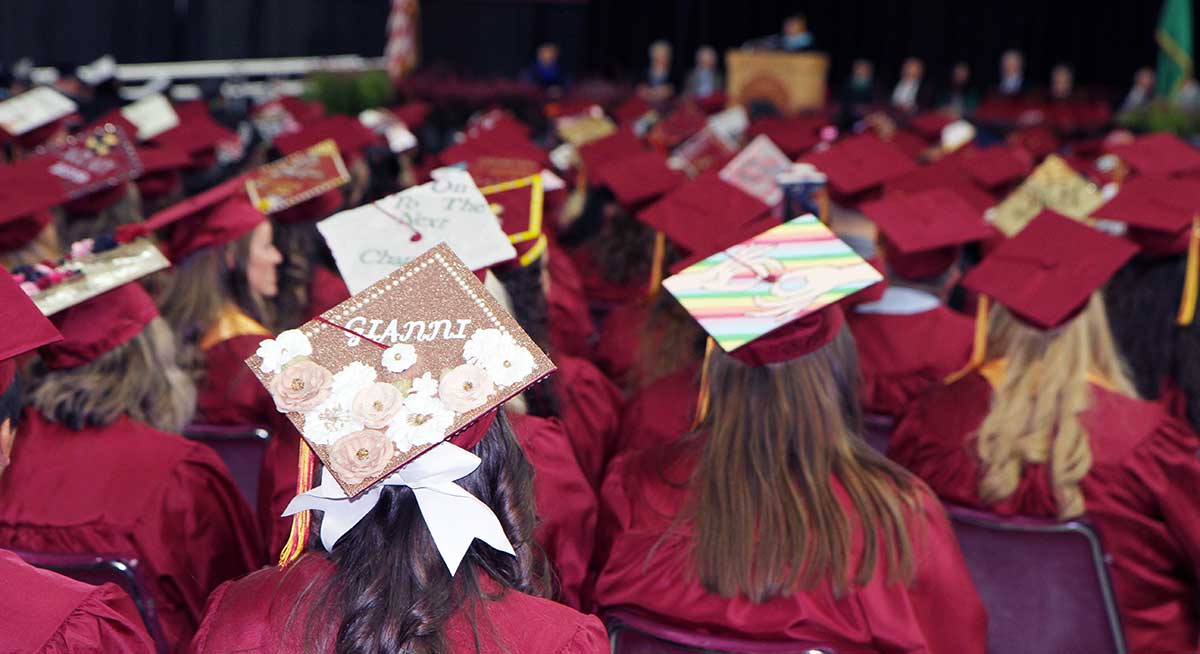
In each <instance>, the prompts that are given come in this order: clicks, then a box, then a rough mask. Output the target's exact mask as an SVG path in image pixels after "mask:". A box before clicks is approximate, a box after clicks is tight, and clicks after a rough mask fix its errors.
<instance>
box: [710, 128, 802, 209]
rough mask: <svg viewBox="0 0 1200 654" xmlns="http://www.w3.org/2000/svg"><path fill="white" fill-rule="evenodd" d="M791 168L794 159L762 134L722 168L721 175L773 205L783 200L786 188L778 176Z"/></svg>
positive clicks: (730, 182) (770, 205)
mask: <svg viewBox="0 0 1200 654" xmlns="http://www.w3.org/2000/svg"><path fill="white" fill-rule="evenodd" d="M791 168H792V162H791V160H790V159H788V157H787V155H786V154H784V153H783V151H782V150H780V149H779V148H778V147H776V146H775V143H774V142H772V141H771V138H770V137H769V136H766V135H764V134H760V135H759V136H756V137H754V140H753V141H750V143H749V144H747V145H746V147H744V148H742V151H741V152H739V153H738V154H737V156H735V157H734V158H733V159H732V160H731V161H730V162H729V163H727V164H725V166H724V167H722V168H721V173H720V176H721V179H722V180H724V181H725V182H726V183H728V184H731V185H733V186H736V187H737V188H740V189H742V190H743V191H745V192H746V193H749V194H750V195H753V196H754V197H756V198H758V199H759V200H762V202H763V204H766V205H767V206H769V207H773V206H775V205H777V204H779V202H780V200H782V199H783V191H782V190H781V189H780V188H779V183H778V182H777V181H776V179H777V178H778V176H779V175H781V174H784V173H786V172H788V171H790V170H791Z"/></svg>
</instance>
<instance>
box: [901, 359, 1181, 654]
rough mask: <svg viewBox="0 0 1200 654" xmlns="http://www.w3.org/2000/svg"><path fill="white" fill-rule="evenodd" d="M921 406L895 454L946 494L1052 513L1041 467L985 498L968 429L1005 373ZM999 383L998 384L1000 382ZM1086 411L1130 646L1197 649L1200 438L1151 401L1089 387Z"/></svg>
mask: <svg viewBox="0 0 1200 654" xmlns="http://www.w3.org/2000/svg"><path fill="white" fill-rule="evenodd" d="M983 372H984V373H986V374H980V373H978V372H976V373H971V374H969V375H967V376H966V377H964V378H962V379H961V380H959V381H958V382H956V383H954V384H951V385H949V386H944V387H941V388H938V389H936V390H934V391H932V392H930V393H929V394H928V395H926V396H925V397H923V398H922V399H921V400H920V401H919V402H917V403H916V404H915V405H914V407H913V408H912V410H911V411H910V412H909V414H908V416H907V417H906V418H905V419H904V420H903V421H902V422H901V423H900V424H899V425H898V427H897V429H896V432H895V433H894V434H893V436H892V440H891V443H890V446H889V449H888V455H889V456H891V457H892V458H893V459H895V460H896V461H898V462H899V463H901V464H903V465H904V466H906V467H908V468H909V469H910V470H912V471H913V472H915V473H916V474H917V475H918V476H920V477H921V478H922V479H924V480H925V481H926V482H927V483H928V484H929V485H930V487H932V488H933V490H934V491H935V492H937V493H938V494H939V495H941V496H942V497H943V498H944V499H946V500H949V501H951V502H955V503H957V504H962V505H965V506H972V507H976V508H981V509H986V510H989V511H993V512H995V513H998V514H1001V515H1024V516H1037V517H1051V518H1052V517H1054V516H1056V515H1057V509H1056V506H1055V502H1054V495H1053V489H1052V487H1051V485H1050V479H1049V472H1048V470H1047V469H1046V466H1045V465H1027V466H1026V467H1025V469H1024V471H1023V474H1022V477H1021V482H1020V484H1019V486H1018V487H1017V490H1016V491H1015V492H1014V493H1013V495H1012V496H1011V497H1009V498H1008V499H1006V500H1004V501H1003V502H1001V503H999V504H996V505H991V506H988V505H984V503H983V502H982V500H980V498H979V479H980V477H981V468H980V463H979V461H978V458H977V456H976V455H975V452H974V449H973V447H974V443H973V436H972V434H974V433H976V431H977V430H978V428H979V426H980V424H982V423H983V419H984V418H985V417H986V416H987V413H988V410H989V405H990V403H991V395H992V388H993V384H994V383H998V382H999V380H1000V379H1003V372H1002V371H1000V372H997V369H996V367H995V366H994V365H993V366H985V367H984V368H983ZM993 380H994V381H993ZM1092 390H1093V392H1094V393H1095V395H1094V398H1093V401H1092V406H1091V408H1090V409H1088V410H1087V411H1086V412H1084V413H1083V414H1082V416H1081V420H1082V423H1083V426H1084V428H1085V429H1086V430H1087V433H1088V436H1089V439H1090V443H1091V448H1092V457H1093V461H1092V468H1091V470H1090V471H1089V472H1088V474H1087V476H1085V477H1084V479H1083V481H1082V482H1081V483H1080V489H1081V490H1082V491H1083V496H1084V502H1085V505H1086V507H1087V517H1088V519H1089V520H1090V521H1091V522H1092V524H1094V525H1095V527H1096V529H1097V530H1098V531H1099V533H1100V539H1101V540H1102V541H1103V542H1104V549H1105V553H1106V554H1107V555H1108V557H1109V561H1110V563H1109V570H1110V572H1111V574H1112V580H1113V588H1114V591H1115V594H1116V599H1117V607H1118V609H1119V610H1120V612H1121V622H1122V624H1123V625H1124V627H1125V636H1126V640H1127V641H1128V645H1129V651H1130V652H1133V653H1135V654H1137V653H1150V652H1155V653H1158V652H1195V651H1197V648H1198V647H1200V592H1198V588H1200V585H1198V583H1197V578H1198V577H1200V503H1198V502H1197V499H1196V498H1197V489H1200V458H1198V457H1197V456H1196V453H1197V452H1200V437H1198V436H1197V435H1196V434H1195V433H1194V432H1192V431H1191V430H1190V429H1189V428H1188V427H1187V426H1186V425H1185V424H1184V423H1182V422H1180V421H1178V420H1176V419H1174V418H1172V417H1170V416H1168V415H1167V414H1166V413H1165V412H1164V411H1163V409H1162V407H1161V406H1160V405H1158V404H1156V403H1152V402H1146V401H1142V400H1137V399H1132V398H1128V397H1124V396H1122V395H1118V394H1116V393H1113V392H1110V391H1108V390H1105V389H1104V388H1101V387H1100V386H1096V385H1093V387H1092Z"/></svg>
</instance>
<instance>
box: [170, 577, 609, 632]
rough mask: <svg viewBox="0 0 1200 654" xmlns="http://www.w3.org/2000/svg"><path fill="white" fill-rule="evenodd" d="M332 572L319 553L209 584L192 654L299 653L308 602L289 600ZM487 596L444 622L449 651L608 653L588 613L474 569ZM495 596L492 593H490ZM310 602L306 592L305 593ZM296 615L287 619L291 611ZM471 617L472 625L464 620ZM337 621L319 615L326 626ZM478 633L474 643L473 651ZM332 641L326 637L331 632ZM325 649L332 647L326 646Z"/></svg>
mask: <svg viewBox="0 0 1200 654" xmlns="http://www.w3.org/2000/svg"><path fill="white" fill-rule="evenodd" d="M331 574H335V570H334V568H333V565H332V564H331V563H329V561H328V560H326V559H325V558H324V557H323V556H321V555H320V554H310V555H307V556H305V557H304V558H302V559H300V560H299V561H297V562H296V563H293V564H292V565H291V566H289V567H288V568H285V569H280V568H265V569H263V570H260V571H258V572H256V573H254V574H252V575H250V576H248V577H246V578H244V579H241V580H238V581H235V582H230V583H228V584H225V585H224V586H222V587H220V588H218V589H217V591H216V592H215V593H213V596H212V599H211V600H210V601H209V605H208V610H207V612H206V614H205V617H204V624H202V625H201V626H200V631H199V632H198V633H197V634H196V638H195V640H194V641H193V643H192V650H191V651H192V653H193V654H225V653H226V652H244V653H246V654H268V653H278V654H284V653H287V654H292V653H293V652H300V651H303V649H302V647H303V645H304V644H305V640H304V629H305V628H306V627H308V626H309V624H308V623H307V622H306V621H305V620H304V616H306V611H307V610H308V609H309V606H307V605H304V606H299V607H297V606H296V603H297V601H298V600H299V599H300V598H301V596H302V594H303V592H304V589H305V588H306V587H308V586H309V585H310V584H318V585H317V586H316V587H317V588H321V587H323V586H321V585H319V584H321V583H322V581H323V580H325V579H326V578H327V577H328V576H329V575H331ZM478 575H479V576H480V577H481V579H480V581H481V583H480V585H481V586H482V589H483V591H484V593H485V594H486V595H487V596H488V597H487V598H485V599H481V600H480V602H479V603H478V604H477V605H476V608H475V609H474V611H472V609H471V608H470V606H469V605H464V607H462V608H460V609H459V610H458V611H457V612H456V613H455V614H454V615H452V616H451V617H450V619H449V621H448V622H447V623H446V625H445V630H444V632H443V634H444V638H445V642H446V651H447V652H449V653H450V654H460V653H461V654H475V653H476V652H478V654H510V653H512V652H525V653H527V654H592V653H597V654H598V653H602V652H608V636H607V635H606V634H605V632H604V626H603V625H602V624H600V620H598V619H597V618H596V617H594V616H585V615H583V614H581V613H578V612H576V611H575V610H574V609H571V608H568V607H566V606H563V605H561V604H557V603H554V602H551V601H549V600H544V599H540V598H536V597H532V596H529V595H525V594H522V593H519V592H517V591H514V590H507V591H504V592H503V593H500V588H499V585H498V584H497V583H496V582H494V581H492V580H491V579H490V578H488V577H487V575H486V574H485V573H484V572H482V571H479V572H478ZM497 595H498V597H497ZM309 598H310V600H309V601H312V600H313V596H312V595H309ZM294 610H295V611H297V613H296V615H297V616H299V617H298V619H296V620H295V621H294V622H291V625H290V627H289V621H290V618H291V617H292V615H293V611H294ZM472 618H473V619H474V622H475V627H474V628H473V627H472V624H471V620H472ZM337 626H338V624H337V623H336V622H335V621H332V620H328V621H326V628H327V629H328V630H329V631H330V632H332V631H333V630H334V629H336V628H337ZM476 634H478V640H479V642H478V649H476V642H475V640H476ZM331 639H332V635H331ZM331 651H332V650H331Z"/></svg>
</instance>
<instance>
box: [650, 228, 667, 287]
mask: <svg viewBox="0 0 1200 654" xmlns="http://www.w3.org/2000/svg"><path fill="white" fill-rule="evenodd" d="M666 258H667V235H666V234H663V233H662V232H656V233H655V234H654V259H653V260H652V261H651V262H650V289H649V295H650V297H654V296H656V295H658V291H659V289H661V288H662V280H663V266H664V265H665V261H664V260H665V259H666Z"/></svg>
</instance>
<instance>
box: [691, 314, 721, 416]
mask: <svg viewBox="0 0 1200 654" xmlns="http://www.w3.org/2000/svg"><path fill="white" fill-rule="evenodd" d="M716 345H717V342H716V341H714V340H713V338H712V337H711V336H709V337H708V341H707V342H705V344H704V363H702V364H700V395H699V396H697V397H696V419H695V421H694V422H692V429H693V430H694V429H697V428H698V427H700V423H702V422H704V419H705V418H707V417H708V393H709V388H708V363H709V360H711V359H712V353H713V348H714V347H716Z"/></svg>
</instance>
